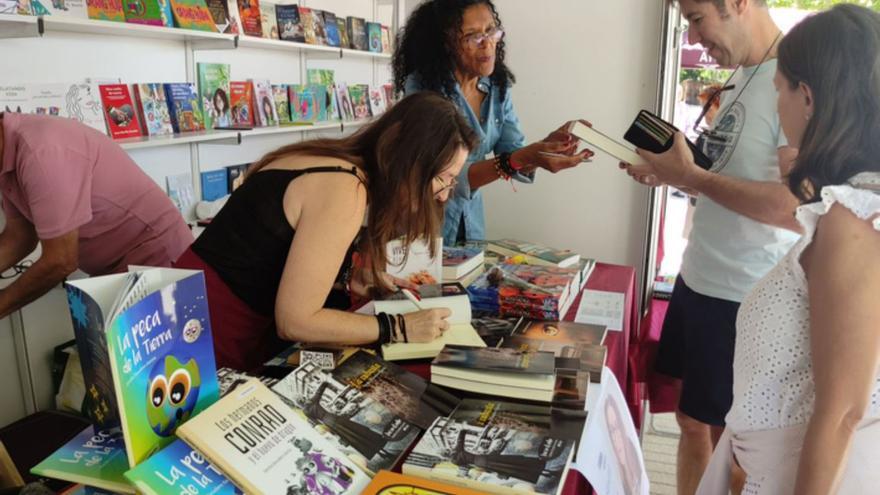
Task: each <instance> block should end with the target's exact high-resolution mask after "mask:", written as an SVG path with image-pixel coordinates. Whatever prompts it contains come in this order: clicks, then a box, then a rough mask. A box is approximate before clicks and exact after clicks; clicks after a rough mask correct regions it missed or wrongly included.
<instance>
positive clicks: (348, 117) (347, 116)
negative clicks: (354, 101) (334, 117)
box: [336, 83, 354, 122]
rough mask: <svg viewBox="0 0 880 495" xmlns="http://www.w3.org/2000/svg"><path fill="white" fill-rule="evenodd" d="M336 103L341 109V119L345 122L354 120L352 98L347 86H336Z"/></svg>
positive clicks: (342, 84) (339, 84)
mask: <svg viewBox="0 0 880 495" xmlns="http://www.w3.org/2000/svg"><path fill="white" fill-rule="evenodd" d="M336 102H337V106H338V107H339V118H340V119H342V120H343V121H345V122H349V121H352V120H354V108H353V107H352V105H351V98H350V97H349V96H348V85H347V84H345V83H338V84H336Z"/></svg>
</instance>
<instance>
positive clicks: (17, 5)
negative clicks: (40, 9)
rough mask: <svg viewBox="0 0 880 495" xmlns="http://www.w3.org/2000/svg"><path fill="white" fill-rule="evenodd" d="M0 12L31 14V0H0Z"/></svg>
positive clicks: (6, 13)
mask: <svg viewBox="0 0 880 495" xmlns="http://www.w3.org/2000/svg"><path fill="white" fill-rule="evenodd" d="M0 14H5V15H32V14H33V11H32V10H31V0H0Z"/></svg>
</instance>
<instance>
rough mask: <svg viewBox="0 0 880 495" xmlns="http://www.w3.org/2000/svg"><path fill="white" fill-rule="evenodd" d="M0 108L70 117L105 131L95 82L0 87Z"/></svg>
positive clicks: (17, 111)
mask: <svg viewBox="0 0 880 495" xmlns="http://www.w3.org/2000/svg"><path fill="white" fill-rule="evenodd" d="M107 82H108V83H109V82H117V81H107ZM0 110H2V111H6V112H15V113H34V114H39V115H54V116H58V117H64V118H68V119H74V120H76V121H79V122H82V123H83V124H85V125H87V126H89V127H91V128H93V129H95V130H96V131H98V132H100V133H102V134H105V135H106V134H107V124H106V123H105V121H104V109H103V107H102V106H101V96H100V91H99V89H98V84H97V83H95V82H92V81H89V80H85V81H80V82H75V83H38V84H10V85H5V86H0Z"/></svg>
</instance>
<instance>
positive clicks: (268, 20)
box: [260, 1, 295, 40]
mask: <svg viewBox="0 0 880 495" xmlns="http://www.w3.org/2000/svg"><path fill="white" fill-rule="evenodd" d="M278 7H280V5H276V4H274V3H269V2H266V1H263V2H260V28H261V29H262V30H263V34H262V36H263V38H266V39H270V40H277V39H278V19H277V17H276V16H277V8H278ZM294 7H295V6H294Z"/></svg>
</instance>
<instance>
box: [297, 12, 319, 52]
mask: <svg viewBox="0 0 880 495" xmlns="http://www.w3.org/2000/svg"><path fill="white" fill-rule="evenodd" d="M299 20H300V22H301V23H302V29H303V39H305V42H306V43H308V44H310V45H314V44H317V38H316V37H315V18H314V17H312V9H310V8H308V7H303V6H302V5H300V6H299Z"/></svg>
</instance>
